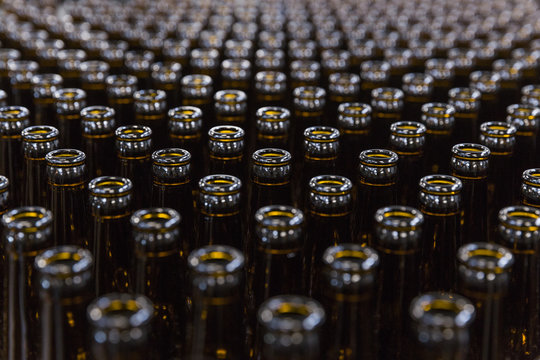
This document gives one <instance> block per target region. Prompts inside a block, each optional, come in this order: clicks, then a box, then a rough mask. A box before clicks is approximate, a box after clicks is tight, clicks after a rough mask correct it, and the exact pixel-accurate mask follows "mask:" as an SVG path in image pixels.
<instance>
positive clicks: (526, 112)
mask: <svg viewBox="0 0 540 360" xmlns="http://www.w3.org/2000/svg"><path fill="white" fill-rule="evenodd" d="M506 113H507V114H508V116H509V117H512V118H514V119H524V120H532V121H536V122H538V121H539V118H540V109H539V108H537V107H535V106H532V105H528V104H513V105H510V106H508V107H507V108H506Z"/></svg>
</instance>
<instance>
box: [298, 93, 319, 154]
mask: <svg viewBox="0 0 540 360" xmlns="http://www.w3.org/2000/svg"><path fill="white" fill-rule="evenodd" d="M293 98H294V99H293V102H294V117H295V124H294V135H293V139H294V144H293V151H294V153H293V154H294V155H299V156H295V157H296V158H297V159H298V160H299V159H300V158H301V154H302V150H303V149H304V146H302V145H303V144H302V142H303V141H302V140H305V135H304V132H305V129H306V128H308V127H312V126H320V125H323V110H324V106H325V104H326V99H325V98H326V91H325V90H324V89H323V88H321V87H316V86H301V87H297V88H295V89H294V90H293Z"/></svg>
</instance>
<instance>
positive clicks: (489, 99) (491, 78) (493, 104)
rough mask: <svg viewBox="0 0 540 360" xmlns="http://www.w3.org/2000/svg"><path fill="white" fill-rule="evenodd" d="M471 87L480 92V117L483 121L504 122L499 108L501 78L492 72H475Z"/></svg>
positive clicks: (470, 77)
mask: <svg viewBox="0 0 540 360" xmlns="http://www.w3.org/2000/svg"><path fill="white" fill-rule="evenodd" d="M469 79H470V83H469V87H470V88H472V89H475V90H478V91H480V111H479V113H478V117H479V118H480V119H483V121H502V120H504V115H503V114H500V111H499V110H502V109H501V108H500V106H499V102H498V101H499V100H500V90H501V77H500V76H499V74H498V73H496V72H492V71H473V72H472V73H471V74H470V76H469Z"/></svg>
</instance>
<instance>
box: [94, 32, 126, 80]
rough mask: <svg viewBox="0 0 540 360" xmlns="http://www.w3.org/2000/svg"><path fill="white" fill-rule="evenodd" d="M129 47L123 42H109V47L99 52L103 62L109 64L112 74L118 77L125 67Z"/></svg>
mask: <svg viewBox="0 0 540 360" xmlns="http://www.w3.org/2000/svg"><path fill="white" fill-rule="evenodd" d="M128 48H129V45H128V43H127V42H126V41H123V40H109V41H107V46H105V47H103V48H101V49H100V50H99V57H100V58H101V60H103V61H105V62H106V63H107V64H109V67H110V71H109V72H110V73H111V74H114V75H118V74H121V73H122V69H123V67H124V55H125V53H126V51H127V50H128Z"/></svg>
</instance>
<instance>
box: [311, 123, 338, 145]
mask: <svg viewBox="0 0 540 360" xmlns="http://www.w3.org/2000/svg"><path fill="white" fill-rule="evenodd" d="M304 138H305V139H306V141H310V142H337V141H338V140H339V130H338V129H335V128H332V127H329V126H313V127H309V128H307V129H305V130H304Z"/></svg>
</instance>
